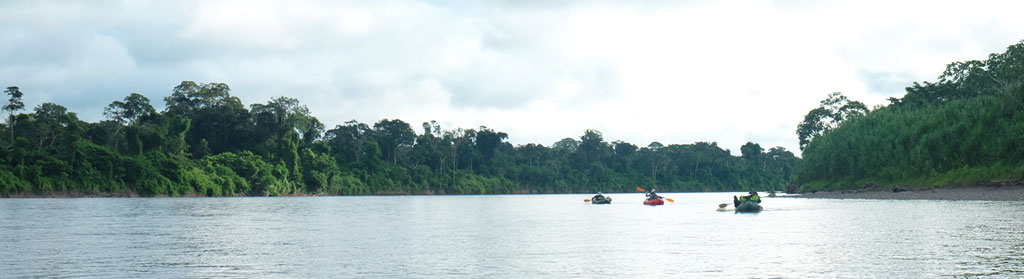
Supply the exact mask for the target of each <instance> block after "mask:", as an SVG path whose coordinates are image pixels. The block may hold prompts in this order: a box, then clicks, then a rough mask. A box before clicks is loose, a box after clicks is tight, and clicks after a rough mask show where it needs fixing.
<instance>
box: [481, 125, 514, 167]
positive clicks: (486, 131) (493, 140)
mask: <svg viewBox="0 0 1024 279" xmlns="http://www.w3.org/2000/svg"><path fill="white" fill-rule="evenodd" d="M507 138H508V134H505V133H503V132H495V131H494V130H491V129H490V128H487V126H480V130H478V131H477V132H476V148H477V151H479V152H480V155H482V156H483V158H482V159H483V161H484V162H490V161H491V158H492V157H494V151H495V150H497V149H498V145H500V144H501V143H502V141H504V140H505V139H507Z"/></svg>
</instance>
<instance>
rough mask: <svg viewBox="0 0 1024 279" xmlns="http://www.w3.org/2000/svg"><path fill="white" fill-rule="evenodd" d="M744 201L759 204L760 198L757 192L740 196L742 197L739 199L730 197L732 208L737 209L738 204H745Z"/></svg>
mask: <svg viewBox="0 0 1024 279" xmlns="http://www.w3.org/2000/svg"><path fill="white" fill-rule="evenodd" d="M745 201H752V202H755V203H761V197H759V196H757V191H750V195H747V196H742V197H739V198H736V196H732V204H733V206H736V207H739V206H740V204H741V203H743V202H745Z"/></svg>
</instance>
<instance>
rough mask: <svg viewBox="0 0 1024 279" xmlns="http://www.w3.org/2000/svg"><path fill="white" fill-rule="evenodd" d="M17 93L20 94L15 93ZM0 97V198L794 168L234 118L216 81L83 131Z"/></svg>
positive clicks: (725, 155)
mask: <svg viewBox="0 0 1024 279" xmlns="http://www.w3.org/2000/svg"><path fill="white" fill-rule="evenodd" d="M26 92H27V93H26ZM26 92H22V89H21V88H18V87H15V86H11V87H7V89H6V90H5V93H6V94H7V96H8V97H9V99H8V101H7V103H6V104H5V105H4V106H3V110H4V112H6V113H7V121H6V123H5V125H3V129H2V130H0V135H2V136H0V147H2V154H0V194H2V195H3V196H5V197H17V196H51V195H57V196H65V195H67V196H81V195H118V196H121V195H128V196H135V195H138V196H266V195H269V196H278V195H373V194H499V193H585V192H594V191H605V192H629V191H633V190H632V189H634V188H635V187H636V186H646V187H657V188H658V189H659V190H661V191H727V190H747V189H752V188H756V189H760V190H773V189H778V190H781V189H782V188H783V186H784V185H785V183H787V182H788V181H790V180H791V178H792V177H791V176H792V175H793V174H794V172H795V171H796V168H797V165H798V164H799V163H800V159H799V158H797V157H796V156H794V155H793V154H792V153H791V152H789V151H787V150H785V149H784V148H781V147H775V148H770V149H768V150H765V149H764V148H762V147H761V146H760V145H758V144H755V143H747V144H746V145H744V146H742V147H741V152H742V156H739V157H737V156H732V155H731V154H730V152H729V151H728V150H726V149H722V148H721V147H719V146H718V145H717V144H716V143H714V142H711V143H707V142H697V143H694V144H669V145H663V144H661V143H658V142H653V143H650V144H648V145H647V146H637V145H634V144H631V143H627V142H623V141H612V142H608V141H606V140H605V139H604V138H603V136H602V134H601V133H600V132H599V131H595V130H586V131H584V133H583V135H581V136H579V138H565V139H562V140H560V141H558V142H556V143H554V144H552V145H551V146H544V145H540V144H525V145H518V146H513V145H512V144H510V143H509V142H507V141H506V139H507V138H508V135H507V134H506V133H503V132H500V131H495V130H493V129H490V128H487V127H479V128H476V129H465V128H455V129H443V128H442V127H440V125H438V124H437V122H435V121H430V122H425V123H423V124H422V125H421V128H420V129H419V130H420V133H417V132H416V130H415V129H414V128H413V126H412V125H410V124H409V123H406V122H404V121H402V120H398V119H392V120H389V119H383V120H380V121H378V122H377V123H374V124H372V126H371V125H369V124H364V123H359V122H357V121H354V120H353V121H349V122H345V123H343V124H341V125H336V126H335V127H333V128H330V129H327V127H325V125H324V124H323V123H322V122H320V121H319V120H318V119H317V118H316V117H314V116H313V115H312V113H311V112H310V111H309V109H308V108H307V107H306V106H304V105H302V104H300V102H299V100H297V99H294V98H289V97H278V98H273V99H271V100H270V101H268V102H267V103H262V104H260V103H257V104H253V105H251V106H249V107H248V108H246V106H245V105H243V103H242V100H241V99H239V98H238V97H236V96H232V95H231V89H230V87H229V86H228V85H227V84H223V83H206V84H200V83H195V82H192V81H183V82H181V84H180V85H178V86H176V87H174V88H173V90H172V91H171V94H170V96H167V97H164V98H163V101H164V102H165V103H166V108H165V109H164V110H163V111H157V110H156V109H155V108H154V107H153V106H152V104H151V103H150V99H149V98H147V97H146V96H144V95H141V94H138V93H131V94H129V95H128V96H126V97H125V98H124V99H122V100H114V101H113V102H111V103H110V105H109V106H107V107H106V108H105V109H104V113H103V114H104V116H105V117H106V120H103V121H100V122H98V123H88V122H84V121H81V120H79V119H78V117H77V115H76V114H75V113H74V112H69V111H67V108H66V107H64V106H61V105H58V104H54V103H43V104H40V105H38V106H36V107H35V108H34V110H33V111H31V112H25V105H24V103H23V102H22V100H21V99H22V97H23V96H24V94H31V92H28V91H26Z"/></svg>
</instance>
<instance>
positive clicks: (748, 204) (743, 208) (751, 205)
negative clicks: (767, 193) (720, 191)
mask: <svg viewBox="0 0 1024 279" xmlns="http://www.w3.org/2000/svg"><path fill="white" fill-rule="evenodd" d="M761 209H762V207H761V205H760V204H758V203H756V202H752V201H744V202H743V203H740V205H739V206H737V207H736V212H760V211H761Z"/></svg>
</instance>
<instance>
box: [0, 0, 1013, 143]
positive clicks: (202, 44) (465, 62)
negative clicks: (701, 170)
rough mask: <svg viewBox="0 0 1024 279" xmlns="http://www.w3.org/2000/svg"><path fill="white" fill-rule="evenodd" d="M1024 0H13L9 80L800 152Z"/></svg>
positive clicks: (7, 19)
mask: <svg viewBox="0 0 1024 279" xmlns="http://www.w3.org/2000/svg"><path fill="white" fill-rule="evenodd" d="M1021 3H1024V2H1020V1H995V2H990V1H948V2H946V1H810V0H808V1H544V0H532V1H387V0H384V1H252V0H245V1H0V85H2V86H5V87H6V86H11V85H16V86H19V87H21V89H22V91H24V92H25V97H24V100H25V104H26V108H27V110H26V112H30V111H31V108H34V107H35V106H36V105H38V104H40V103H43V102H54V103H57V104H61V105H64V106H66V107H68V109H69V110H70V111H74V112H77V113H78V114H79V117H80V118H81V119H83V120H86V121H91V122H94V121H98V120H101V119H103V115H102V109H103V107H105V106H107V105H108V104H110V103H111V102H112V101H114V100H119V99H122V98H124V97H125V96H127V95H128V94H129V93H132V92H138V93H141V94H143V95H145V96H147V97H149V99H150V100H151V101H152V104H153V106H154V107H156V108H157V109H158V110H162V109H163V107H164V102H163V97H165V96H168V95H170V92H171V89H172V88H173V87H174V86H175V85H177V84H179V83H180V82H181V81H183V80H193V81H196V82H199V83H210V82H222V83H227V84H228V85H230V86H231V88H232V92H231V93H232V94H233V95H235V96H238V97H240V98H241V99H242V101H243V102H244V103H246V104H247V105H248V104H253V103H265V102H267V101H268V100H270V98H272V97H275V96H289V97H293V98H297V99H299V100H300V101H301V102H302V103H303V104H305V105H307V106H308V107H309V108H310V110H311V111H312V112H313V114H314V115H315V116H316V117H318V118H319V119H320V120H321V121H322V122H324V123H325V124H326V126H327V127H328V128H332V127H334V126H335V125H337V124H342V122H344V121H348V120H352V119H355V120H358V121H360V122H363V123H367V124H369V125H372V124H373V123H375V122H377V121H379V120H381V119H384V118H388V119H395V118H398V119H401V120H403V121H405V122H408V123H409V124H410V125H411V126H412V127H413V128H414V129H415V130H416V131H417V133H419V132H421V129H420V126H421V125H420V124H421V123H423V122H426V121H430V120H437V121H438V122H439V123H441V125H442V128H443V129H453V128H457V127H462V128H477V127H479V126H481V125H484V126H487V127H490V128H492V129H495V130H498V131H503V132H506V133H508V134H509V141H510V142H511V143H513V144H516V145H518V144H526V143H540V144H543V145H545V146H550V145H551V144H552V143H554V142H555V141H558V140H559V139H562V138H566V137H572V138H577V139H578V138H579V136H580V135H582V134H583V131H584V130H586V129H596V130H598V131H601V132H602V133H603V134H604V138H605V140H606V141H609V142H611V141H614V140H623V141H627V142H630V143H633V144H636V145H639V146H646V145H648V144H649V143H651V142H652V141H658V142H661V143H663V144H673V143H693V142H696V141H716V142H718V144H719V145H720V146H722V147H723V148H727V149H730V150H732V152H733V154H738V153H739V147H740V146H741V145H743V144H744V143H746V142H748V141H752V142H755V143H759V144H761V146H763V147H765V148H766V149H767V148H770V147H773V146H782V147H785V148H786V149H788V150H790V151H793V152H794V153H796V154H798V155H799V149H798V148H797V138H796V134H795V130H796V125H797V123H798V122H799V121H800V120H802V118H803V116H804V115H805V114H806V113H807V111H809V110H811V109H813V108H815V107H817V105H818V102H819V101H820V100H821V99H823V98H825V97H826V95H828V93H830V92H835V91H839V92H843V93H844V94H845V95H847V96H849V97H850V98H852V99H855V100H860V101H863V102H865V103H867V104H868V105H869V107H870V106H874V105H876V104H887V101H885V100H886V98H888V97H894V96H896V97H899V96H902V95H903V94H904V89H903V88H904V87H906V86H908V85H910V84H911V83H912V82H914V81H934V80H935V79H936V77H937V76H938V75H939V74H940V73H941V72H942V70H943V69H944V67H945V65H946V64H948V63H950V62H954V61H963V60H972V59H985V58H986V57H987V55H988V54H989V53H993V52H1003V51H1004V50H1005V49H1006V47H1007V46H1008V45H1011V44H1014V43H1017V42H1019V41H1020V40H1021V39H1024V16H1021V15H1020V11H1022V10H1024V7H1022V4H1021Z"/></svg>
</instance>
